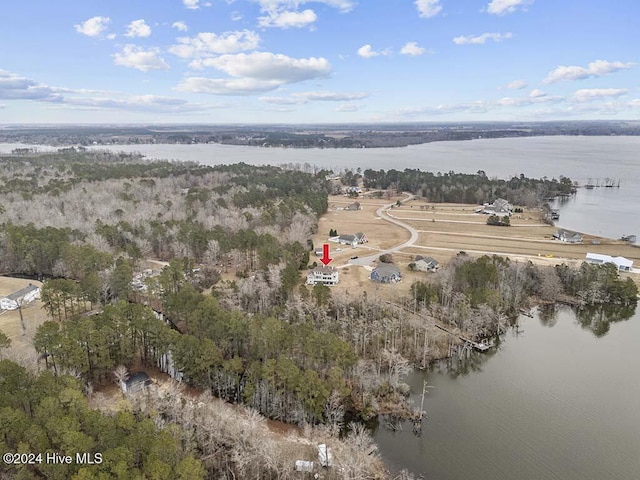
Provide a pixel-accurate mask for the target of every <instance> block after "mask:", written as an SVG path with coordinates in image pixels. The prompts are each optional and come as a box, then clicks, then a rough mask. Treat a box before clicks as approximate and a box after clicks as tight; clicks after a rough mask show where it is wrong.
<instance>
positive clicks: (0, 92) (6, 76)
mask: <svg viewBox="0 0 640 480" xmlns="http://www.w3.org/2000/svg"><path fill="white" fill-rule="evenodd" d="M0 99H2V100H39V101H43V102H60V101H62V100H63V96H62V95H60V93H59V92H57V91H56V90H55V88H53V87H50V86H48V85H44V84H41V83H37V82H36V81H34V80H31V79H30V78H26V77H21V76H20V75H16V74H14V73H10V72H7V71H5V70H0Z"/></svg>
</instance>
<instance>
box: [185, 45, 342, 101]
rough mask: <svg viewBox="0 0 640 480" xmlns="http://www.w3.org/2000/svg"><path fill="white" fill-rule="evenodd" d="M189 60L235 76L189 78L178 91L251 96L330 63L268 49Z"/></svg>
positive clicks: (325, 71) (318, 73)
mask: <svg viewBox="0 0 640 480" xmlns="http://www.w3.org/2000/svg"><path fill="white" fill-rule="evenodd" d="M192 63H195V64H196V65H195V66H197V67H212V68H216V69H218V70H220V71H222V72H225V73H226V74H227V75H229V76H231V77H234V78H204V77H190V78H187V79H185V80H183V81H182V82H181V83H180V84H179V85H178V87H177V89H178V90H182V91H188V92H193V93H211V94H215V95H253V94H256V93H264V92H269V91H272V90H275V89H277V88H278V87H280V86H281V85H286V84H291V83H298V82H303V81H305V80H310V79H313V78H318V77H326V76H327V75H329V74H330V73H331V65H330V63H329V62H328V61H327V60H326V59H325V58H315V57H310V58H291V57H287V56H286V55H282V54H275V53H270V52H254V53H250V54H246V53H239V54H236V55H221V56H219V57H215V58H205V59H201V60H195V61H194V62H192ZM265 98H271V99H273V98H275V97H265ZM300 98H302V97H300ZM276 101H277V100H276ZM271 103H274V102H273V101H272V102H271ZM280 104H283V103H280ZM289 104H290V103H289Z"/></svg>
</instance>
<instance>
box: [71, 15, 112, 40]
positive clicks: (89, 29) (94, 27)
mask: <svg viewBox="0 0 640 480" xmlns="http://www.w3.org/2000/svg"><path fill="white" fill-rule="evenodd" d="M109 22H111V19H110V18H109V17H92V18H90V19H89V20H86V21H84V22H82V23H80V24H78V25H74V27H75V29H76V31H77V32H79V33H82V34H83V35H86V36H87V37H99V36H100V35H101V34H102V33H103V32H105V31H106V30H107V29H108V28H109V27H108V25H109Z"/></svg>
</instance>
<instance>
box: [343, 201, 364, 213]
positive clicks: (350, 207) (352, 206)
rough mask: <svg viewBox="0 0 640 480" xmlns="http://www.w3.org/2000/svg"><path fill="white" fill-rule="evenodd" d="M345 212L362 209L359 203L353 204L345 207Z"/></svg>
mask: <svg viewBox="0 0 640 480" xmlns="http://www.w3.org/2000/svg"><path fill="white" fill-rule="evenodd" d="M345 210H349V211H351V212H355V211H356V210H362V207H361V206H360V202H353V203H352V204H350V205H347V206H346V207H345Z"/></svg>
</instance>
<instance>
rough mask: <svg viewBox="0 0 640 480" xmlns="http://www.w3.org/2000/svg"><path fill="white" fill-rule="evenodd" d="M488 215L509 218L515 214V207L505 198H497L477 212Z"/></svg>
mask: <svg viewBox="0 0 640 480" xmlns="http://www.w3.org/2000/svg"><path fill="white" fill-rule="evenodd" d="M477 211H478V212H480V213H484V214H486V215H497V216H499V217H504V216H509V215H511V213H512V212H513V205H511V204H510V203H509V202H507V201H506V200H505V199H504V198H496V199H495V201H494V202H493V203H485V204H484V205H483V206H482V208H480V209H478V210H477Z"/></svg>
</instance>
